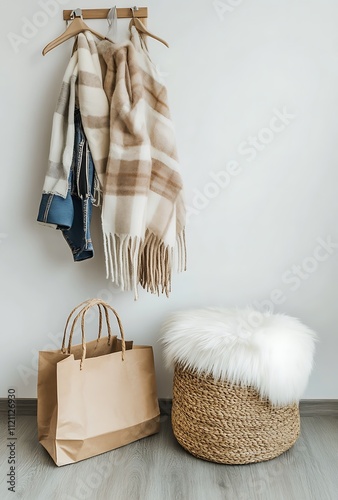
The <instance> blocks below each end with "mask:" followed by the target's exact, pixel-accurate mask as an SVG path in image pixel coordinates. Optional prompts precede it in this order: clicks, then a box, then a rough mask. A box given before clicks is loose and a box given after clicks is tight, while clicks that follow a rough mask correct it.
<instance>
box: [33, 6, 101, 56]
mask: <svg viewBox="0 0 338 500" xmlns="http://www.w3.org/2000/svg"><path fill="white" fill-rule="evenodd" d="M71 19H73V20H72V22H71V23H70V25H69V26H68V28H67V29H66V31H65V32H64V33H63V34H62V35H60V36H58V37H57V38H55V40H53V41H52V42H50V43H49V44H48V45H46V47H45V48H44V49H43V51H42V54H43V55H44V56H45V55H46V54H47V52H49V51H50V50H52V49H55V47H57V46H58V45H61V43H63V42H65V41H66V40H69V38H72V37H73V36H76V35H78V34H79V33H83V32H84V31H90V32H91V33H92V34H93V35H95V36H96V37H97V38H99V39H100V40H103V39H104V36H102V35H100V33H97V32H96V31H94V30H92V29H91V28H89V26H87V25H86V23H85V22H84V21H83V19H82V10H81V9H76V10H73V12H72V15H71Z"/></svg>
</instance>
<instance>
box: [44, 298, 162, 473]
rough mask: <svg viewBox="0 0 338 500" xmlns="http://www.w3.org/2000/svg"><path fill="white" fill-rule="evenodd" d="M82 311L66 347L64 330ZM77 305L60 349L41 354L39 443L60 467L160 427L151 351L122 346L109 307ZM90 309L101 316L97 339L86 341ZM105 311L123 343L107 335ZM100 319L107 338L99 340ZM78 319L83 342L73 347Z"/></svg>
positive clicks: (98, 302) (96, 301)
mask: <svg viewBox="0 0 338 500" xmlns="http://www.w3.org/2000/svg"><path fill="white" fill-rule="evenodd" d="M80 306H83V307H82V309H81V310H80V312H79V313H78V314H77V315H76V317H75V319H73V323H72V326H71V330H70V334H69V342H68V347H67V348H66V347H65V344H66V333H67V328H68V325H69V324H70V321H71V317H72V315H73V313H74V312H75V311H76V310H77V309H78V308H79V307H80ZM80 306H78V307H77V308H75V309H74V310H73V311H72V313H71V314H70V316H69V318H68V320H67V323H66V328H65V334H64V339H63V344H62V348H61V350H57V351H41V352H40V353H39V368H38V438H39V442H40V443H41V444H42V446H44V448H46V450H47V451H48V453H49V454H50V455H51V457H52V458H53V460H54V462H55V463H56V465H58V466H60V465H66V464H70V463H74V462H78V461H80V460H84V459H86V458H89V457H93V456H95V455H98V454H100V453H104V452H107V451H109V450H113V449H115V448H118V447H120V446H124V445H126V444H128V443H131V442H133V441H136V440H138V439H141V438H144V437H146V436H150V435H151V434H154V433H156V432H158V431H159V425H160V424H159V414H160V412H159V406H158V399H157V390H156V380H155V368H154V357H153V350H152V347H151V346H136V345H133V342H131V341H129V342H127V341H125V339H124V333H123V328H122V325H121V321H120V318H119V317H118V315H117V313H116V311H115V310H114V309H113V308H112V307H111V306H110V305H109V304H107V303H105V302H103V301H101V300H99V299H92V300H90V301H86V302H84V303H82V304H80ZM93 306H97V308H98V311H99V333H98V339H97V340H94V341H91V342H86V339H85V315H86V312H87V311H88V310H89V309H90V308H91V307H93ZM109 310H111V311H113V312H114V314H115V316H116V319H117V321H118V324H119V326H120V332H121V339H118V338H117V337H116V336H113V335H112V333H111V327H110V321H109V315H108V311H109ZM103 316H105V318H106V323H107V329H108V337H104V338H101V331H102V318H103ZM79 319H80V321H81V332H82V343H81V344H79V345H75V346H72V337H73V333H74V330H75V326H76V323H77V321H78V320H79Z"/></svg>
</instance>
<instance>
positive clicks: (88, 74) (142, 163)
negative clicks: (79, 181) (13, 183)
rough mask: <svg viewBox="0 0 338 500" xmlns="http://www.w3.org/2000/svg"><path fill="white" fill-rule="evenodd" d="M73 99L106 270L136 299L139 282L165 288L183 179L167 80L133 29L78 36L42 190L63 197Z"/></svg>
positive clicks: (178, 228) (182, 257)
mask: <svg viewBox="0 0 338 500" xmlns="http://www.w3.org/2000/svg"><path fill="white" fill-rule="evenodd" d="M76 104H77V105H78V106H79V107H80V112H81V118H82V123H83V128H84V130H85V134H86V137H87V140H88V143H89V147H90V151H91V153H92V157H93V161H94V165H95V169H96V172H97V174H98V178H99V181H100V184H101V190H102V200H103V201H102V229H103V240H104V250H105V257H106V270H107V278H108V277H110V278H111V279H112V281H113V282H114V283H115V284H116V285H118V286H119V287H120V288H121V289H122V290H133V291H134V295H135V299H136V298H137V297H138V291H137V289H138V285H139V284H140V285H141V286H142V287H143V288H145V289H146V290H147V291H150V292H152V293H157V294H159V293H166V295H167V296H168V295H169V292H170V291H171V275H172V270H173V267H174V260H175V261H176V264H177V269H178V271H183V270H185V268H186V247H185V232H184V227H185V207H184V202H183V189H182V179H181V175H180V169H179V164H178V159H177V152H176V140H175V133H174V128H173V124H172V122H171V119H170V113H169V109H168V103H167V93H166V88H165V86H164V85H163V83H162V82H161V80H160V77H159V75H158V72H157V71H156V68H155V67H154V65H153V64H152V62H151V61H150V58H149V55H148V52H147V49H146V47H145V45H144V43H143V41H142V39H141V38H140V37H139V35H138V32H137V31H136V30H135V28H132V32H131V40H130V41H128V42H127V43H125V44H122V45H116V44H113V43H111V42H109V41H108V40H104V41H101V42H98V44H96V43H95V41H94V39H93V37H92V35H91V33H90V32H88V31H87V32H85V33H80V34H79V35H78V38H77V49H76V51H75V52H74V54H73V56H72V58H71V60H70V63H69V65H68V67H67V70H66V73H65V76H64V78H63V83H62V87H61V92H60V96H59V99H58V104H57V107H56V110H55V113H54V117H53V130H52V139H51V147H50V155H49V166H48V171H47V174H46V178H45V184H44V187H43V192H44V193H52V194H57V195H60V196H63V197H66V195H67V189H68V177H69V172H70V167H71V163H72V154H73V146H74V110H75V105H76ZM175 248H176V249H177V254H176V255H175V256H174V249H175Z"/></svg>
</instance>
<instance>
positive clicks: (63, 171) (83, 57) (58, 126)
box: [43, 31, 109, 198]
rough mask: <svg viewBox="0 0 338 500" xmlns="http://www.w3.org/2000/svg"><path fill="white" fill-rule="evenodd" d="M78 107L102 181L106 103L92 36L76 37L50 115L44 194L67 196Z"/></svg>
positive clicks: (106, 138) (106, 136) (106, 139)
mask: <svg viewBox="0 0 338 500" xmlns="http://www.w3.org/2000/svg"><path fill="white" fill-rule="evenodd" d="M76 104H77V105H78V106H79V107H80V111H81V119H82V124H83V127H84V130H85V133H86V137H87V139H88V143H89V147H90V150H91V153H92V157H93V161H94V164H95V169H96V172H97V174H98V176H99V179H100V181H101V183H102V182H103V180H104V172H105V169H106V164H107V157H108V151H109V104H108V99H107V96H106V94H105V92H104V90H103V86H102V73H101V67H100V61H99V57H98V53H97V48H96V44H95V41H94V38H93V35H92V34H91V33H90V32H89V31H86V32H85V33H80V34H79V35H78V37H77V49H76V50H75V52H74V54H73V56H72V58H71V60H70V62H69V64H68V66H67V69H66V72H65V75H64V77H63V82H62V86H61V91H60V94H59V98H58V102H57V106H56V110H55V112H54V116H53V127H52V137H51V144H50V152H49V162H48V170H47V174H46V177H45V182H44V186H43V192H44V193H51V194H57V195H59V196H62V197H63V198H65V197H66V195H67V190H68V177H69V172H70V167H71V164H72V159H73V148H74V132H75V126H74V111H75V105H76Z"/></svg>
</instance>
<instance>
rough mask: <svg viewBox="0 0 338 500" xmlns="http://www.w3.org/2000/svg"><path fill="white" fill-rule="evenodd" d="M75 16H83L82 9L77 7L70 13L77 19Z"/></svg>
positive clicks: (71, 16) (72, 17)
mask: <svg viewBox="0 0 338 500" xmlns="http://www.w3.org/2000/svg"><path fill="white" fill-rule="evenodd" d="M75 17H82V9H75V10H73V12H72V13H71V15H70V18H71V19H75Z"/></svg>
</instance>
